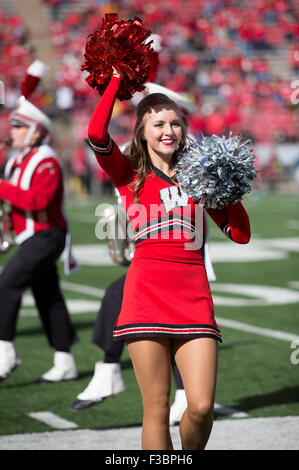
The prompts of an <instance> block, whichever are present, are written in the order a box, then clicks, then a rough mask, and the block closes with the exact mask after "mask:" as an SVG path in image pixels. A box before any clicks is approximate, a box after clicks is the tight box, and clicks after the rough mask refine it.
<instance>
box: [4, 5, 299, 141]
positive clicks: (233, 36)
mask: <svg viewBox="0 0 299 470" xmlns="http://www.w3.org/2000/svg"><path fill="white" fill-rule="evenodd" d="M41 1H42V0H41ZM5 3H7V2H6V1H4V0H0V11H1V7H2V13H1V29H0V49H1V56H0V79H1V80H3V77H4V82H5V87H6V100H7V102H6V106H7V107H8V108H10V107H12V106H13V104H14V101H15V98H16V95H17V90H18V87H19V84H20V83H19V82H20V77H21V76H22V70H23V68H24V66H25V65H26V64H28V62H29V61H30V59H31V58H32V51H31V50H30V46H29V45H30V35H29V36H28V34H27V32H26V31H25V29H24V27H23V25H22V19H21V18H20V17H19V16H18V15H16V14H13V15H12V14H9V15H7V14H5V13H4V10H3V6H4V4H5ZM42 3H43V7H44V9H45V15H46V16H47V19H48V21H49V25H50V38H49V40H50V41H51V44H52V46H53V48H54V51H55V57H56V59H57V63H58V71H57V74H56V77H55V84H54V89H53V90H52V92H53V94H54V104H55V106H54V105H53V103H52V104H51V99H50V100H49V97H47V96H43V95H42V92H40V93H41V94H40V96H39V97H36V98H35V99H37V100H39V101H40V104H44V107H45V108H47V106H48V108H50V112H51V113H52V115H53V114H54V116H55V115H56V116H62V118H63V119H64V120H66V121H67V122H68V123H70V124H72V125H73V126H74V134H75V135H76V137H77V139H78V143H79V144H80V142H81V141H82V140H83V139H84V138H85V137H86V127H87V123H88V119H89V116H90V111H91V109H93V107H94V105H95V103H96V101H97V99H98V96H97V94H96V93H95V92H94V91H93V90H91V89H90V88H89V87H88V86H87V84H86V83H85V81H84V75H83V74H82V73H81V72H80V66H81V64H82V61H83V53H84V46H85V41H86V37H87V35H88V34H89V33H90V32H92V31H93V30H94V29H95V28H96V27H97V25H98V24H99V22H100V21H101V18H102V16H103V14H104V12H106V11H118V12H119V15H120V16H121V17H123V16H125V17H132V16H134V15H137V16H140V17H142V18H143V20H144V21H145V23H146V24H147V25H148V26H149V27H150V28H151V30H152V32H153V33H158V34H159V35H160V36H161V37H162V50H161V52H160V66H159V73H158V77H157V81H158V82H159V83H160V84H162V85H164V86H167V87H169V88H172V89H174V90H175V91H178V92H184V93H187V94H188V96H189V97H190V98H191V99H192V100H193V101H194V102H195V103H196V104H197V112H196V113H194V115H193V116H192V118H191V121H190V126H191V128H190V131H191V132H192V133H193V134H194V135H199V133H200V132H204V133H206V134H212V133H227V132H228V131H229V130H232V131H233V133H240V132H242V134H243V135H244V136H249V137H251V138H252V139H253V141H254V142H255V143H259V144H267V145H271V144H273V142H280V143H281V142H287V143H292V142H296V141H297V140H298V137H297V136H298V107H296V103H292V100H291V94H292V92H293V91H294V90H293V89H292V88H291V86H290V84H291V82H292V81H294V80H295V79H296V77H298V73H299V22H298V17H299V1H298V0H279V1H277V0H276V1H273V0H250V1H249V0H245V1H244V2H242V3H240V2H238V1H235V0H221V1H220V0H205V1H204V0H202V1H194V0H185V1H184V2H182V1H180V0H168V1H167V2H162V3H161V2H160V1H159V0H153V1H151V2H144V1H141V0H124V1H114V2H107V1H105V0H89V1H87V2H86V1H85V2H83V1H80V0H43V1H42ZM12 4H13V2H12ZM52 101H53V97H52ZM133 110H134V105H133V104H132V103H128V102H127V103H125V102H122V103H120V104H119V107H118V111H117V110H116V113H115V116H114V119H113V123H112V124H113V126H114V132H116V133H117V135H118V138H119V144H122V143H123V142H125V141H126V140H127V139H128V138H129V136H130V135H131V132H132V128H133V124H134V122H133V119H132V113H133ZM5 112H6V111H2V113H1V115H0V119H1V122H2V120H3V117H4V118H5ZM118 112H119V113H121V118H120V114H118ZM1 128H2V126H1ZM1 133H2V134H3V133H4V134H5V130H3V128H2V130H1Z"/></svg>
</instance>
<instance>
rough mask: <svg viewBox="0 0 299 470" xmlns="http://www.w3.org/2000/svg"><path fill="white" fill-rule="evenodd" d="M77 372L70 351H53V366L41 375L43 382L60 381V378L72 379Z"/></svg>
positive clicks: (76, 375)
mask: <svg viewBox="0 0 299 470" xmlns="http://www.w3.org/2000/svg"><path fill="white" fill-rule="evenodd" d="M77 377H78V372H77V368H76V364H75V361H74V358H73V356H72V354H71V353H68V352H63V351H55V353H54V366H53V367H52V368H51V369H50V370H49V371H48V372H46V373H45V374H43V375H42V377H41V380H42V381H43V382H60V381H62V380H74V379H76V378H77Z"/></svg>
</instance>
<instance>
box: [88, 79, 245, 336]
mask: <svg viewBox="0 0 299 470" xmlns="http://www.w3.org/2000/svg"><path fill="white" fill-rule="evenodd" d="M119 85H120V79H118V78H117V77H112V78H111V81H110V83H109V85H108V87H107V89H106V91H105V93H104V95H103V96H102V98H101V100H100V101H99V103H98V105H97V107H96V108H95V110H94V112H93V114H92V117H91V120H90V123H89V128H88V136H89V141H90V144H91V146H92V148H93V150H94V151H95V155H96V158H97V160H98V162H99V164H100V165H101V166H102V168H103V169H104V170H105V171H106V172H107V173H108V174H109V175H110V176H111V178H112V180H113V182H114V184H115V186H116V187H117V189H118V191H119V193H120V196H121V198H122V202H123V204H124V206H125V208H126V211H127V214H128V216H129V219H130V222H131V228H132V231H133V234H134V239H135V243H136V250H135V255H134V259H133V261H132V263H131V265H130V267H129V270H128V273H127V277H126V282H125V287H124V295H123V302H122V308H121V312H120V314H119V316H118V319H117V321H116V323H115V326H114V330H113V339H114V340H115V341H124V340H126V339H128V338H142V337H172V338H197V337H211V338H214V339H216V340H217V341H220V342H222V337H221V333H220V331H219V328H218V326H217V324H216V321H215V318H214V307H213V301H212V296H211V292H210V287H209V283H208V280H207V275H206V270H205V265H204V259H203V253H202V250H201V246H202V243H201V239H202V236H203V235H204V234H203V226H202V224H201V223H200V221H201V220H202V212H201V210H200V207H201V206H200V205H198V204H196V203H195V202H194V201H192V200H191V199H190V198H188V196H187V195H186V194H185V193H183V192H182V191H181V190H180V187H179V185H175V184H173V182H172V181H171V179H170V178H169V177H168V176H167V175H166V174H164V173H163V172H161V171H160V170H159V169H158V168H155V167H152V170H151V171H150V173H149V175H148V176H147V177H146V179H145V181H144V185H143V188H142V191H141V192H140V194H139V201H140V202H139V204H138V205H136V204H135V203H134V200H133V195H132V187H133V186H132V184H134V181H135V178H136V174H135V173H134V170H133V169H132V167H131V162H130V161H129V160H128V159H126V157H125V156H124V155H123V154H122V153H121V152H120V150H119V148H118V146H117V145H116V143H115V142H114V141H113V140H112V139H111V138H110V136H109V134H108V132H107V129H108V125H109V121H110V117H111V114H112V109H113V104H114V100H115V98H116V96H117V91H118V87H119ZM207 212H208V214H209V215H210V216H211V217H212V218H213V220H214V221H215V222H216V223H217V225H218V226H219V227H221V228H222V230H223V231H224V232H225V234H226V235H227V236H228V237H230V238H231V239H233V240H234V241H236V242H238V243H247V242H248V241H249V238H250V225H249V219H248V216H247V214H246V212H245V209H244V208H243V206H242V204H241V203H238V204H236V205H234V206H233V205H229V206H228V207H227V208H226V209H222V210H217V209H214V210H207Z"/></svg>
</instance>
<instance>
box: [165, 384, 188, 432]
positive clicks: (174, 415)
mask: <svg viewBox="0 0 299 470" xmlns="http://www.w3.org/2000/svg"><path fill="white" fill-rule="evenodd" d="M186 408H187V399H186V394H185V390H184V389H180V390H177V391H176V392H175V398H174V402H173V404H172V405H171V408H170V415H169V424H170V426H174V425H175V424H179V422H180V421H181V419H182V416H183V414H184V412H185V410H186Z"/></svg>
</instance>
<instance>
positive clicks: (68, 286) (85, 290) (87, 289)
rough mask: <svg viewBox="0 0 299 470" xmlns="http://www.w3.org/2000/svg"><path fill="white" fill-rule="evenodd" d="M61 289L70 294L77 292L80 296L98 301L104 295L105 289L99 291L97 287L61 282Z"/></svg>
mask: <svg viewBox="0 0 299 470" xmlns="http://www.w3.org/2000/svg"><path fill="white" fill-rule="evenodd" d="M60 285H61V287H62V288H63V289H64V290H68V291H71V292H79V293H80V294H86V295H91V296H92V297H96V298H99V299H102V298H103V295H104V294H105V289H99V288H97V287H91V286H86V285H84V284H75V283H74V282H67V281H61V283H60Z"/></svg>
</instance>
